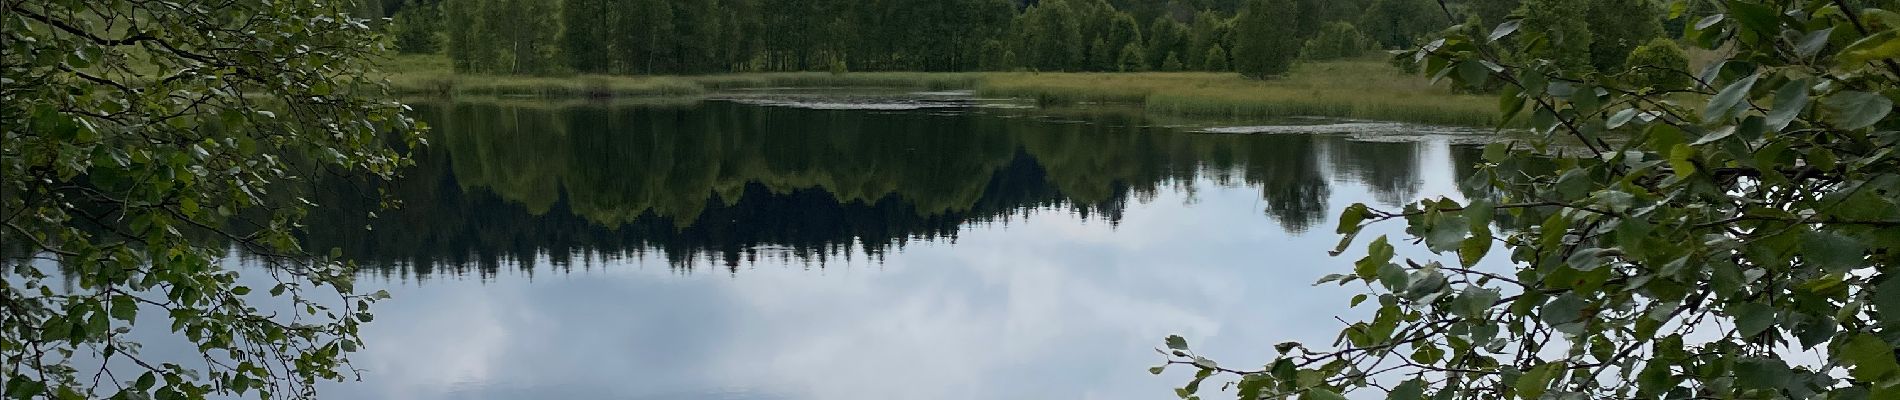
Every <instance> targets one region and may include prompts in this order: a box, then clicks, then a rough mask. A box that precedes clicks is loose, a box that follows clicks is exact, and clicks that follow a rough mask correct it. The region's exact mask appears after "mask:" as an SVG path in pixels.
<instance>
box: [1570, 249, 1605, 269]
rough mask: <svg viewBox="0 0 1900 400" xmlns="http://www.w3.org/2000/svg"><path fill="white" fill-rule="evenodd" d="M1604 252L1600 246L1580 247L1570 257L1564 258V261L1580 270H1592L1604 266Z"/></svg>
mask: <svg viewBox="0 0 1900 400" xmlns="http://www.w3.org/2000/svg"><path fill="white" fill-rule="evenodd" d="M1602 254H1603V249H1599V248H1594V247H1592V248H1588V249H1578V250H1577V251H1576V252H1572V253H1570V258H1568V259H1566V260H1564V263H1565V264H1568V265H1570V268H1575V269H1576V270H1578V271H1591V270H1595V269H1597V267H1601V266H1603V257H1602V256H1601V255H1602Z"/></svg>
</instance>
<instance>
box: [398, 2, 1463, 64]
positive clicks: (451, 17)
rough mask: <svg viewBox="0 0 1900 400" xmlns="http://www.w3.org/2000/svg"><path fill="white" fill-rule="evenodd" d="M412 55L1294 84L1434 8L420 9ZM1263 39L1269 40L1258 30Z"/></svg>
mask: <svg viewBox="0 0 1900 400" xmlns="http://www.w3.org/2000/svg"><path fill="white" fill-rule="evenodd" d="M380 9H381V10H382V11H383V12H384V13H385V15H387V16H390V17H391V21H393V23H392V24H390V25H389V26H390V30H391V31H392V32H393V33H394V36H396V38H397V44H398V47H399V48H400V49H401V50H402V51H404V52H409V53H436V52H441V53H444V54H446V55H447V56H448V57H449V58H450V59H451V60H452V61H453V65H454V66H455V68H456V69H457V70H458V71H460V72H475V73H507V74H563V73H589V74H701V73H729V72H763V71H1005V70H1036V71H1233V70H1236V69H1237V68H1238V69H1246V68H1255V69H1257V70H1256V71H1245V70H1243V71H1242V72H1250V73H1249V75H1258V76H1266V75H1273V74H1278V73H1283V72H1284V71H1285V68H1284V66H1290V65H1291V63H1292V62H1293V61H1294V60H1296V59H1300V58H1305V59H1313V60H1320V59H1330V58H1340V57H1353V56H1358V55H1360V54H1362V53H1364V52H1365V51H1367V50H1371V49H1378V48H1403V47H1407V46H1412V45H1415V44H1417V40H1416V39H1417V38H1419V37H1422V36H1424V35H1426V34H1428V33H1431V32H1435V31H1437V30H1440V29H1442V28H1444V27H1445V26H1448V24H1446V23H1445V21H1444V19H1443V18H1436V14H1433V13H1432V12H1433V11H1434V10H1436V9H1437V6H1436V3H1435V2H1433V1H1432V0H1338V1H1332V0H1252V1H1246V2H1244V3H1243V2H1236V1H1212V0H1198V1H1183V0H1175V1H1171V2H1167V3H1164V4H1157V2H1144V1H1131V0H1116V1H1109V0H1043V1H1023V0H870V1H844V0H705V1H702V0H563V1H553V2H551V1H537V0H409V1H407V2H399V3H398V2H392V3H389V4H388V5H385V6H382V7H381V8H380ZM1250 28H1264V29H1250Z"/></svg>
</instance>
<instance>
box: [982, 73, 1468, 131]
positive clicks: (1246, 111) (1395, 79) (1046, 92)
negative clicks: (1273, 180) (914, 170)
mask: <svg viewBox="0 0 1900 400" xmlns="http://www.w3.org/2000/svg"><path fill="white" fill-rule="evenodd" d="M978 93H980V94H982V95H985V96H1009V97H1023V98H1034V99H1036V100H1037V102H1038V103H1040V104H1043V105H1064V104H1074V103H1080V102H1121V103H1139V104H1142V105H1143V108H1144V109H1146V110H1147V111H1148V112H1149V113H1154V114H1165V115H1185V116H1209V117H1247V118H1253V117H1291V116H1324V117H1342V118H1363V119H1379V120H1392V121H1408V122H1420V123H1433V124H1453V125H1470V126H1495V125H1498V123H1499V122H1500V121H1499V120H1498V119H1499V113H1498V111H1497V101H1496V100H1494V99H1493V98H1492V97H1491V96H1479V95H1464V94H1456V93H1453V92H1452V91H1451V90H1450V89H1449V88H1447V87H1446V86H1445V85H1444V84H1440V85H1432V84H1431V83H1430V82H1429V81H1428V80H1427V79H1425V78H1424V77H1420V76H1416V75H1407V74H1403V73H1400V72H1399V71H1397V70H1394V69H1393V68H1392V67H1390V66H1387V65H1385V64H1384V62H1383V61H1382V60H1378V59H1357V60H1346V61H1333V62H1323V63H1311V64H1302V65H1300V66H1298V67H1296V68H1295V69H1294V70H1293V72H1292V73H1291V74H1289V75H1288V76H1285V77H1281V78H1279V79H1274V80H1266V81H1260V80H1250V79H1246V78H1242V77H1240V76H1239V75H1236V74H1225V73H1207V72H1180V73H1133V74H1130V73H1000V74H992V75H990V76H988V77H987V79H985V80H984V82H983V86H982V87H981V88H980V89H979V90H978Z"/></svg>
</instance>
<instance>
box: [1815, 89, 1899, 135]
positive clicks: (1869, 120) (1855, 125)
mask: <svg viewBox="0 0 1900 400" xmlns="http://www.w3.org/2000/svg"><path fill="white" fill-rule="evenodd" d="M1821 105H1823V106H1827V109H1828V111H1830V114H1829V117H1830V118H1829V119H1828V121H1829V122H1832V123H1834V125H1835V127H1836V128H1841V129H1860V128H1866V127H1869V126H1873V125H1874V123H1876V122H1880V120H1881V119H1882V118H1886V117H1887V113H1889V112H1892V111H1893V100H1892V99H1888V98H1887V97H1886V96H1881V95H1880V94H1878V93H1868V92H1860V91H1851V90H1850V91H1844V92H1840V93H1835V94H1834V95H1832V96H1828V97H1827V99H1826V100H1822V101H1821Z"/></svg>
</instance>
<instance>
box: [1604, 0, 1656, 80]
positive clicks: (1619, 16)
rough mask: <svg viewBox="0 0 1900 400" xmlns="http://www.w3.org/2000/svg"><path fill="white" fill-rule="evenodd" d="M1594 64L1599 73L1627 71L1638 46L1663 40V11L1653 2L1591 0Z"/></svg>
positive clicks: (1641, 0) (1640, 0)
mask: <svg viewBox="0 0 1900 400" xmlns="http://www.w3.org/2000/svg"><path fill="white" fill-rule="evenodd" d="M1589 9H1590V15H1589V18H1588V21H1589V25H1588V26H1589V29H1590V65H1591V66H1593V67H1596V69H1597V70H1598V71H1604V72H1614V71H1622V70H1623V61H1624V60H1626V59H1628V58H1629V55H1630V51H1631V50H1635V49H1636V46H1639V45H1642V44H1644V43H1648V42H1649V40H1650V39H1655V38H1658V37H1662V31H1663V29H1662V20H1663V18H1662V17H1663V13H1662V8H1661V7H1658V6H1657V5H1656V4H1655V2H1653V1H1651V0H1591V1H1590V2H1589Z"/></svg>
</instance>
